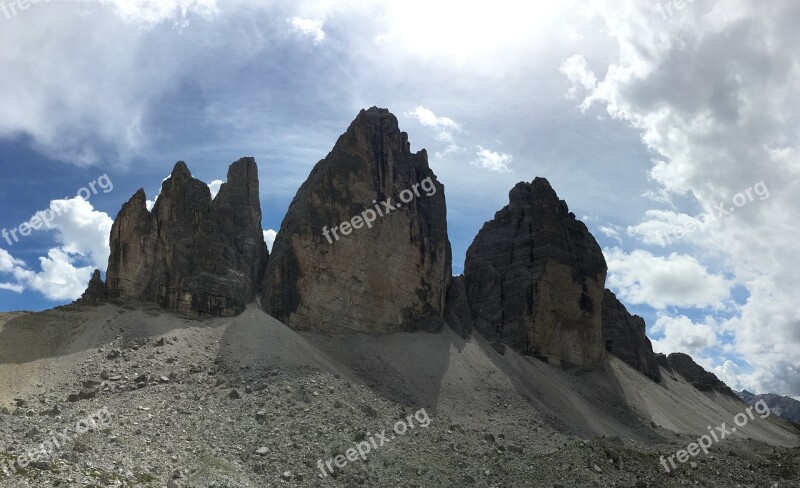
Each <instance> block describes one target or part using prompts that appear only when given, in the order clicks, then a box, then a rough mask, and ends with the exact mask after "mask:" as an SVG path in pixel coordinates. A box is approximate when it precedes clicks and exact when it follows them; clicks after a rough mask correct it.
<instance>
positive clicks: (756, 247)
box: [565, 0, 800, 394]
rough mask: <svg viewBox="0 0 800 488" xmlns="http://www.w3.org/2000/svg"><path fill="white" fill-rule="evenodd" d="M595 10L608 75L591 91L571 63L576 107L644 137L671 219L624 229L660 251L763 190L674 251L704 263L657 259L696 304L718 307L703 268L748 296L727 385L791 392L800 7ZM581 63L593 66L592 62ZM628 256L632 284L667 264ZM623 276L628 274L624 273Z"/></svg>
mask: <svg viewBox="0 0 800 488" xmlns="http://www.w3.org/2000/svg"><path fill="white" fill-rule="evenodd" d="M595 13H596V15H597V16H598V17H600V18H602V20H603V21H604V22H605V31H606V32H608V33H609V35H610V36H611V38H612V39H614V41H615V42H616V43H617V50H616V51H617V52H616V53H615V54H614V55H613V56H612V57H611V58H610V62H609V63H607V64H606V63H602V61H601V63H602V64H600V65H597V66H596V68H595V69H594V72H596V73H605V76H604V77H603V79H601V80H599V82H598V83H597V86H596V87H595V88H594V89H592V88H587V86H589V85H590V83H588V82H587V83H585V84H584V83H583V80H585V79H587V78H584V77H583V76H582V75H583V74H586V73H588V72H589V66H588V65H590V64H592V63H591V62H588V63H586V66H585V67H584V66H583V64H582V63H579V62H577V61H576V60H573V62H572V66H573V68H572V69H571V70H568V72H569V73H572V74H571V77H570V80H571V81H572V82H573V86H574V87H575V88H576V89H577V90H580V89H583V90H585V91H588V94H587V96H586V98H585V99H584V100H583V108H584V109H589V108H591V107H600V108H602V109H604V110H605V111H606V112H607V113H608V114H609V115H610V116H611V117H613V118H615V119H617V120H618V121H623V122H627V123H628V124H629V125H630V126H631V127H633V128H635V129H637V130H638V131H640V133H641V137H642V142H643V143H644V145H645V146H646V147H647V149H648V150H649V151H650V152H651V153H652V154H653V155H654V156H653V161H652V166H651V168H650V171H649V176H650V178H651V181H652V183H653V185H654V187H653V188H652V191H651V192H650V193H649V195H650V196H652V197H654V200H660V203H664V204H667V205H670V206H673V205H674V207H673V209H674V210H675V211H674V212H667V211H660V212H661V213H655V212H656V211H657V210H651V211H650V212H648V213H647V214H646V215H645V219H644V221H643V222H642V223H641V224H639V225H634V226H631V227H630V228H629V232H631V233H632V234H634V235H636V236H639V237H641V238H642V239H643V240H644V242H645V243H647V244H654V245H661V244H660V243H659V242H658V238H657V236H658V234H659V233H660V232H661V231H663V230H665V229H668V228H669V227H670V226H672V225H675V224H680V223H681V222H688V219H691V218H692V217H690V215H691V214H692V213H694V212H695V211H696V209H697V208H698V207H699V208H700V210H701V212H702V213H703V214H708V213H714V212H715V210H714V207H715V206H716V205H717V203H718V202H731V198H732V197H733V196H734V195H736V194H737V192H740V191H741V190H742V188H743V187H747V186H748V185H753V184H754V183H755V182H760V181H764V182H765V184H766V185H767V186H768V187H769V190H770V194H771V195H770V197H769V199H768V200H764V201H759V202H757V203H753V204H751V205H747V206H744V207H741V208H736V209H735V213H732V214H730V215H727V216H726V217H725V218H724V219H720V221H719V222H717V223H715V225H712V226H709V227H708V228H707V229H706V230H705V231H704V232H693V233H691V234H690V236H687V238H686V239H684V240H683V241H682V244H683V245H686V246H691V247H690V248H691V249H692V252H693V253H694V254H695V255H697V256H699V257H700V259H703V265H701V264H699V262H697V263H692V264H690V262H689V261H685V262H683V263H680V262H674V263H673V262H671V261H673V260H672V259H668V260H667V261H668V262H669V264H671V265H672V264H682V266H683V267H684V268H685V269H684V271H686V272H692V273H694V275H695V276H696V277H698V278H699V280H700V282H702V283H703V285H702V288H698V286H697V285H692V283H689V282H688V281H687V280H683V283H682V284H683V285H685V286H687V287H688V289H691V290H692V292H693V293H695V294H696V297H697V299H695V300H694V301H696V302H698V303H696V305H701V304H703V303H706V304H713V303H716V304H717V305H719V302H720V301H722V300H725V297H726V285H725V284H724V282H725V280H724V279H723V278H722V277H719V276H718V275H714V274H713V273H711V272H708V271H706V266H716V267H717V268H718V269H725V272H726V274H729V275H731V276H732V280H733V281H735V282H737V283H740V284H742V285H743V286H744V287H745V288H746V289H747V292H748V293H749V296H748V298H747V300H746V303H744V304H742V305H741V306H740V307H739V308H738V309H737V310H735V315H734V316H733V317H732V318H730V319H729V320H726V321H724V322H721V326H722V327H723V328H724V329H725V330H726V331H727V333H728V334H730V335H731V336H732V341H733V342H732V345H731V346H730V348H731V351H730V354H732V355H734V356H736V357H738V358H740V359H744V360H746V362H747V363H749V366H751V367H752V372H750V371H748V372H746V373H742V371H739V370H737V369H736V368H732V367H730V365H729V366H728V367H727V368H726V369H724V372H725V373H726V374H727V375H728V378H731V381H734V380H733V379H732V378H733V377H734V376H736V378H737V379H736V380H735V381H737V382H738V383H739V384H741V385H745V386H747V387H748V389H750V390H753V391H770V390H772V391H776V392H778V393H781V392H782V393H783V394H796V393H797V392H800V370H799V369H798V366H797V365H798V364H800V309H799V308H798V306H797V300H796V297H795V296H793V295H794V294H793V293H792V291H791V290H797V289H798V287H800V277H798V275H797V273H796V272H794V270H796V269H797V268H798V267H799V266H800V254H798V253H797V242H798V241H800V227H798V226H797V225H796V216H797V215H798V214H800V201H798V200H797V198H796V195H797V194H798V193H800V161H798V156H797V155H798V153H799V152H800V137H798V127H800V116H798V114H797V111H796V109H795V107H797V106H798V104H800V86H798V85H797V79H798V78H800V64H798V63H797V59H800V37H799V36H798V34H797V30H796V27H795V25H794V23H793V22H792V20H790V19H797V18H798V17H800V4H798V3H797V2H794V1H790V0H775V1H774V2H770V3H769V4H768V7H766V8H765V4H764V3H763V2H756V1H754V0H730V1H726V2H691V3H687V4H686V6H685V8H683V9H681V10H680V11H679V12H678V13H676V14H675V15H671V16H662V15H661V14H660V13H659V12H658V10H657V9H654V8H652V5H650V4H647V3H643V2H638V1H636V0H613V1H611V0H598V1H597V2H595ZM586 54H587V55H586V59H588V60H594V61H595V62H596V60H597V56H594V57H593V56H592V54H595V53H591V52H587V53H586ZM565 59H566V58H565ZM607 59H609V58H607ZM578 61H579V60H578ZM583 68H585V69H584V72H582V71H581V69H583ZM681 206H682V207H683V208H680V207H681ZM675 207H678V208H675ZM634 258H636V259H634ZM626 260H627V261H631V262H637V263H639V265H641V266H642V267H643V269H642V270H641V271H640V272H639V274H642V275H645V276H649V277H651V275H652V274H653V273H652V272H651V271H649V270H647V269H644V267H645V266H656V267H660V266H661V265H662V264H664V262H662V261H661V260H658V259H656V260H653V259H650V258H642V256H639V257H636V252H634V253H632V254H631V255H628V257H627V259H626ZM623 274H627V275H636V273H635V272H634V270H633V269H629V268H628V269H625V270H624V273H623ZM648 279H649V278H648ZM669 282H671V283H673V284H675V283H681V280H677V279H670V280H669ZM621 284H622V285H623V286H624V287H625V288H626V289H627V290H628V291H629V292H630V293H631V294H632V295H633V296H635V297H638V298H640V299H641V300H642V301H648V302H659V301H660V302H661V303H660V305H666V304H667V303H674V302H677V303H684V304H686V305H690V303H689V302H691V301H692V300H691V298H690V297H688V296H682V295H683V294H675V293H672V295H673V296H672V297H668V296H667V297H661V298H662V299H659V297H658V296H654V295H653V293H652V292H653V290H650V291H648V289H647V288H648V287H647V286H645V285H644V284H641V283H635V282H630V281H626V282H624V283H621ZM670 288H671V287H670ZM668 291H669V290H668ZM718 367H720V365H719V364H718ZM721 367H724V363H722V366H721ZM742 370H744V368H742Z"/></svg>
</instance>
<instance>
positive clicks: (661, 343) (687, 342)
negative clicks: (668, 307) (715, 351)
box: [651, 312, 718, 358]
mask: <svg viewBox="0 0 800 488" xmlns="http://www.w3.org/2000/svg"><path fill="white" fill-rule="evenodd" d="M716 326H717V324H716V322H715V321H714V319H713V318H711V317H707V318H706V319H705V321H704V322H703V323H694V322H692V321H691V320H690V319H689V318H688V317H686V316H685V315H678V316H671V315H668V314H666V313H663V312H659V313H658V316H657V318H656V323H655V324H654V325H653V327H652V329H651V330H652V332H654V333H662V334H663V335H664V337H663V338H661V339H652V342H653V350H654V351H655V352H661V353H664V354H670V353H673V352H683V353H686V354H689V355H690V356H694V357H695V358H698V357H699V356H700V354H702V353H703V352H704V351H705V349H706V348H709V347H713V346H716V345H717V344H718V340H717V334H716V332H715V328H716Z"/></svg>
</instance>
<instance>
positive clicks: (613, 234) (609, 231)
mask: <svg viewBox="0 0 800 488" xmlns="http://www.w3.org/2000/svg"><path fill="white" fill-rule="evenodd" d="M583 220H584V222H585V221H586V219H583ZM598 230H599V231H600V232H602V233H603V235H605V236H607V237H610V238H611V239H614V240H615V241H617V242H622V237H621V236H620V235H619V231H618V230H617V229H615V228H614V227H609V226H606V225H601V226H600V227H599V228H598Z"/></svg>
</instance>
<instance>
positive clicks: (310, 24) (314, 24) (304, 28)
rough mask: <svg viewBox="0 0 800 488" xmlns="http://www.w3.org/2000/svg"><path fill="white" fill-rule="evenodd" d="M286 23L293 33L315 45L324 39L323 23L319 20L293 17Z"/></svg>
mask: <svg viewBox="0 0 800 488" xmlns="http://www.w3.org/2000/svg"><path fill="white" fill-rule="evenodd" d="M288 22H289V24H291V26H292V30H293V31H294V32H298V33H300V34H302V35H304V36H307V37H310V38H312V39H313V40H314V43H315V44H319V43H320V42H322V41H323V40H324V39H325V31H324V30H322V25H323V21H321V20H317V19H304V18H302V17H294V18H291V19H289V21H288Z"/></svg>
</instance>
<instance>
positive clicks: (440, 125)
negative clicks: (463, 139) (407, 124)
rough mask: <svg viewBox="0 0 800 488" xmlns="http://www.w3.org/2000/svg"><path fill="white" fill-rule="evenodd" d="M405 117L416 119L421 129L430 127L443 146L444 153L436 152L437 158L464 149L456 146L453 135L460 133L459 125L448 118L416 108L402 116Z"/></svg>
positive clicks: (423, 108) (425, 109)
mask: <svg viewBox="0 0 800 488" xmlns="http://www.w3.org/2000/svg"><path fill="white" fill-rule="evenodd" d="M404 115H405V116H406V117H409V118H412V119H416V120H417V121H419V123H420V124H422V126H423V127H430V128H432V129H434V131H435V133H436V139H437V140H439V141H441V142H443V143H444V144H445V146H446V147H445V149H444V151H439V152H437V153H436V154H437V157H442V156H444V155H447V154H450V153H453V152H457V151H463V150H464V148H462V147H460V146H459V145H458V144H456V141H455V137H454V133H456V132H461V125H460V124H459V123H457V122H456V121H455V120H453V119H451V118H450V117H439V116H437V115H436V114H435V113H433V111H432V110H430V109H428V108H425V107H423V106H418V107H416V108H414V110H411V111H409V112H406V113H405V114H404Z"/></svg>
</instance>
